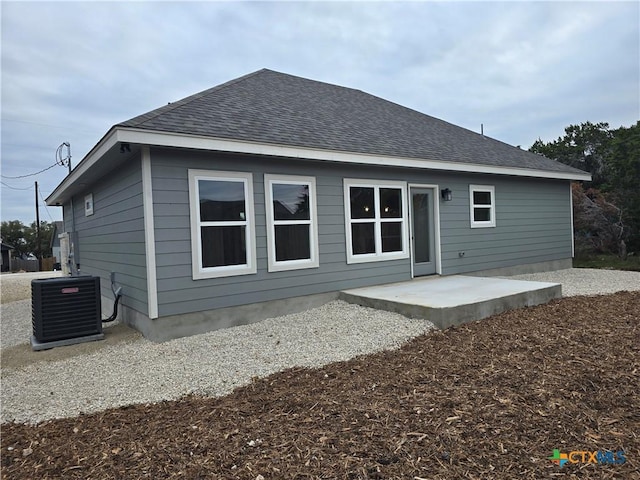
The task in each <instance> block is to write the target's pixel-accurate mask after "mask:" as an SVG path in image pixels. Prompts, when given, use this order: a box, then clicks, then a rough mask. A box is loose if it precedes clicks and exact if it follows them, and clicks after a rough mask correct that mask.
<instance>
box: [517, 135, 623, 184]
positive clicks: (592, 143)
mask: <svg viewBox="0 0 640 480" xmlns="http://www.w3.org/2000/svg"><path fill="white" fill-rule="evenodd" d="M564 132H565V135H564V136H563V137H558V139H557V140H555V141H552V142H549V143H544V142H543V141H542V140H540V139H538V140H536V141H535V143H534V144H533V145H532V146H531V148H530V149H529V151H531V152H534V153H538V154H540V155H544V156H545V157H547V158H552V159H554V160H557V161H559V162H562V163H564V164H566V165H570V166H572V167H575V168H579V169H580V170H584V171H585V172H589V173H590V174H591V176H592V182H591V185H590V186H591V187H593V188H601V187H602V186H603V184H604V183H606V178H607V172H606V170H607V158H608V157H609V154H610V149H611V141H612V139H613V134H612V132H611V131H610V130H609V124H608V123H606V122H600V123H595V124H594V123H591V122H584V123H582V124H580V125H569V126H568V127H566V128H565V129H564Z"/></svg>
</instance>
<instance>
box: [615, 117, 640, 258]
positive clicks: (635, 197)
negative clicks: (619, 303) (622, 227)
mask: <svg viewBox="0 0 640 480" xmlns="http://www.w3.org/2000/svg"><path fill="white" fill-rule="evenodd" d="M612 133H613V139H612V142H611V153H610V156H609V159H608V186H609V188H608V189H609V191H610V197H611V198H612V200H613V202H614V203H616V205H618V206H619V207H620V208H621V209H622V213H623V216H624V217H625V219H626V223H627V224H628V227H629V231H630V234H629V240H628V246H629V249H630V250H631V251H635V252H640V122H637V123H636V124H635V125H634V126H632V127H629V128H625V127H620V128H619V129H617V130H613V131H612Z"/></svg>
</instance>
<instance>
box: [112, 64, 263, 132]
mask: <svg viewBox="0 0 640 480" xmlns="http://www.w3.org/2000/svg"><path fill="white" fill-rule="evenodd" d="M271 71H272V70H269V69H267V68H261V69H260V70H256V71H255V72H251V73H247V74H246V75H242V76H240V77H238V78H234V79H232V80H229V81H227V82H224V83H221V84H220V85H216V86H214V87H210V88H207V89H206V90H202V91H200V92H198V93H194V94H192V95H189V96H187V97H184V98H181V99H180V100H177V101H175V102H169V104H167V105H163V106H162V107H158V108H155V109H153V110H151V111H150V112H147V113H143V114H142V115H138V116H136V117H133V118H130V119H128V120H125V121H124V122H119V123H117V124H116V126H118V125H123V124H125V123H129V122H130V121H132V120H134V119H136V118H140V117H145V119H144V120H143V121H141V122H138V123H140V124H141V123H145V122H148V121H150V120H153V119H154V118H156V117H158V116H160V115H164V114H165V113H168V112H171V111H173V110H175V109H176V108H178V107H182V106H184V105H188V104H189V103H191V102H193V101H195V100H198V99H200V98H203V97H206V96H207V95H210V94H211V93H213V92H217V91H219V90H222V89H224V88H227V87H230V86H231V85H234V84H236V83H239V82H241V81H244V80H246V79H248V78H250V77H253V76H255V75H257V74H259V73H262V72H271Z"/></svg>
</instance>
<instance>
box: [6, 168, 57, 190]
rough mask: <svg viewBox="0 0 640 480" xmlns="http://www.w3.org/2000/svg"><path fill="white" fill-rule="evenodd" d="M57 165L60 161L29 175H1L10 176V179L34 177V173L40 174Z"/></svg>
mask: <svg viewBox="0 0 640 480" xmlns="http://www.w3.org/2000/svg"><path fill="white" fill-rule="evenodd" d="M56 165H58V162H56V163H54V164H53V165H51V166H49V167H47V168H44V169H42V170H40V171H39V172H36V173H28V174H27V175H18V176H17V177H11V176H9V175H0V177H2V178H10V179H12V180H15V179H18V178H27V177H33V176H34V175H39V174H41V173H42V172H46V171H47V170H49V169H51V168H53V167H55V166H56ZM9 188H11V187H9ZM16 190H19V189H16Z"/></svg>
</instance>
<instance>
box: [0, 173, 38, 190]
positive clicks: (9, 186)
mask: <svg viewBox="0 0 640 480" xmlns="http://www.w3.org/2000/svg"><path fill="white" fill-rule="evenodd" d="M3 176H4V175H3ZM0 183H1V184H2V185H4V186H5V187H7V188H10V189H11V190H31V187H27V188H18V187H12V186H11V185H7V184H6V183H4V182H3V181H0Z"/></svg>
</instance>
